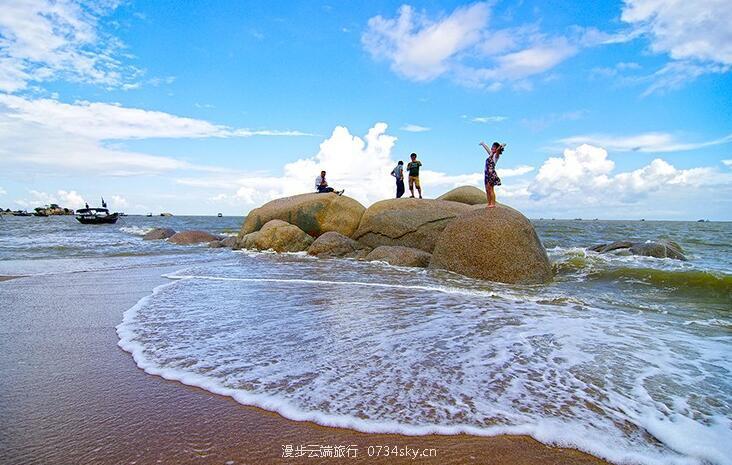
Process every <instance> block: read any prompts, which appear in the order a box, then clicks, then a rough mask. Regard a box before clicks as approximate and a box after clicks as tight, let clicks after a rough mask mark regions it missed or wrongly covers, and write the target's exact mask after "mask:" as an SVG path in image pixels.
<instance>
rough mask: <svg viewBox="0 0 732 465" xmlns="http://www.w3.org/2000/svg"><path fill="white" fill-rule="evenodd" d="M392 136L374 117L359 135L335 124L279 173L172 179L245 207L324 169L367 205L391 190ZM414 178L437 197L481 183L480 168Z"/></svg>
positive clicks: (293, 190) (307, 185) (306, 186)
mask: <svg viewBox="0 0 732 465" xmlns="http://www.w3.org/2000/svg"><path fill="white" fill-rule="evenodd" d="M395 142H396V137H393V136H390V135H388V134H387V125H386V123H376V124H375V125H374V126H373V127H372V128H371V129H369V131H368V132H367V134H366V135H365V136H364V137H359V136H355V135H353V134H351V132H350V131H349V130H348V128H346V127H343V126H337V127H336V128H335V129H334V130H333V133H332V134H331V135H330V137H329V138H327V139H326V140H324V141H323V142H322V143H321V144H320V149H319V151H318V153H317V154H315V155H314V156H311V157H307V158H302V159H299V160H296V161H293V162H290V163H287V164H286V165H284V167H283V170H282V173H281V174H274V175H273V174H269V173H259V174H257V173H249V174H246V175H234V176H230V175H227V174H223V173H222V174H215V175H212V176H210V177H203V178H200V177H199V178H180V179H178V183H180V184H183V185H187V186H190V187H195V188H200V189H205V190H207V191H209V192H210V191H211V190H214V189H216V190H218V192H216V193H214V194H209V195H208V196H207V198H208V199H209V201H211V202H225V203H227V204H228V205H238V206H240V208H242V209H243V210H246V209H250V208H253V207H257V206H259V205H261V204H262V203H264V202H267V201H269V200H272V199H275V198H278V197H283V196H287V195H294V194H301V193H304V192H314V191H315V177H316V176H317V175H318V174H319V173H320V171H321V170H326V171H327V176H326V177H327V180H328V182H329V184H330V185H331V186H332V187H334V188H336V189H345V190H346V195H348V196H350V197H353V198H355V199H356V200H358V201H359V202H361V203H363V204H364V205H370V204H372V203H374V202H376V201H379V200H383V199H388V198H392V197H393V196H394V193H395V186H394V178H393V177H391V176H390V175H389V173H391V170H392V169H393V168H394V166H396V163H397V160H396V159H394V158H393V157H392V149H393V147H394V144H395ZM532 170H533V167H531V166H527V165H521V166H518V167H515V168H509V167H507V168H501V169H499V170H498V172H499V175H500V176H504V177H511V176H521V175H523V174H526V173H529V172H531V171H532ZM420 178H421V180H422V187H423V193H424V194H425V196H426V197H437V196H438V195H440V194H442V193H444V192H445V191H447V190H448V189H452V188H453V187H457V186H464V185H474V186H478V187H482V185H483V173H482V172H476V173H467V174H446V173H442V172H439V171H433V170H429V169H423V170H421V171H420ZM222 189H224V190H225V191H223V192H222V191H221V190H222Z"/></svg>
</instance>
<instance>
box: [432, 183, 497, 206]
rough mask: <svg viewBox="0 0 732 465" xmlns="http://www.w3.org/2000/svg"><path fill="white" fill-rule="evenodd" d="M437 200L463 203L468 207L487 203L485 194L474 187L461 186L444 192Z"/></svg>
mask: <svg viewBox="0 0 732 465" xmlns="http://www.w3.org/2000/svg"><path fill="white" fill-rule="evenodd" d="M437 200H449V201H450V202H459V203H465V204H468V205H482V204H486V203H488V198H487V197H486V193H485V192H484V191H482V190H480V189H478V188H477V187H474V186H461V187H456V188H455V189H453V190H451V191H448V192H445V193H444V194H442V195H441V196H439V197H437Z"/></svg>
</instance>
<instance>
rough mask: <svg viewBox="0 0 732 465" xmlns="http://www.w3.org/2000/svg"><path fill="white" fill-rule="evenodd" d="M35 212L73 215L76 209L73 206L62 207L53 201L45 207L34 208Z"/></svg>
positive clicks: (47, 214) (52, 214)
mask: <svg viewBox="0 0 732 465" xmlns="http://www.w3.org/2000/svg"><path fill="white" fill-rule="evenodd" d="M34 210H35V212H36V213H38V214H39V215H42V216H55V215H73V214H74V210H72V209H71V208H65V207H61V206H59V205H58V204H55V203H52V204H51V205H46V206H45V207H37V208H34Z"/></svg>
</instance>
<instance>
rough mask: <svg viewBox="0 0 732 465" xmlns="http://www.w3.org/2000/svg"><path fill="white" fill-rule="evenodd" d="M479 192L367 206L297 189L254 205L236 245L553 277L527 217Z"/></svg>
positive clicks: (506, 278)
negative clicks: (489, 201) (489, 204)
mask: <svg viewBox="0 0 732 465" xmlns="http://www.w3.org/2000/svg"><path fill="white" fill-rule="evenodd" d="M485 202H486V197H485V193H483V192H482V191H481V190H479V189H477V188H474V187H461V188H457V189H454V190H453V191H450V192H448V193H447V194H445V195H443V196H442V197H441V198H440V199H434V200H432V199H424V200H423V199H390V200H383V201H381V202H376V203H375V204H373V205H371V206H370V207H369V208H365V207H364V206H363V205H361V204H360V203H359V202H357V201H356V200H354V199H351V198H349V197H345V196H337V195H335V194H302V195H296V196H293V197H286V198H282V199H277V200H273V201H272V202H269V203H266V204H265V205H263V206H261V207H259V208H256V209H254V210H252V211H251V212H250V213H249V215H248V216H247V218H246V220H245V222H244V224H243V225H242V228H241V231H240V233H239V235H238V237H237V239H236V243H235V246H234V248H237V249H254V250H274V251H276V252H302V251H307V253H308V254H310V255H314V256H318V257H341V258H354V259H358V260H369V261H374V260H378V261H384V262H387V263H389V264H392V265H397V266H414V267H430V268H438V269H445V270H449V271H454V272H456V273H460V274H463V275H466V276H471V277H476V278H481V279H488V280H492V281H499V282H506V283H522V284H534V283H542V282H546V281H548V280H550V279H551V277H552V269H551V266H550V264H549V260H548V258H547V255H546V251H545V250H544V247H543V246H542V244H541V242H540V241H539V238H538V236H537V235H536V232H535V231H534V228H533V226H532V225H531V222H530V221H529V220H528V219H527V218H526V217H524V216H523V215H522V214H521V213H519V212H518V211H516V210H514V209H512V208H510V207H507V206H505V205H498V206H497V207H496V208H493V209H487V208H486V207H485V205H484V204H485Z"/></svg>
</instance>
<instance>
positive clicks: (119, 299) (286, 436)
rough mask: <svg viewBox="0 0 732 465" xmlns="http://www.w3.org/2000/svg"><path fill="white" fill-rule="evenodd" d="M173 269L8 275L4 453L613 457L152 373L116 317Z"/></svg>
mask: <svg viewBox="0 0 732 465" xmlns="http://www.w3.org/2000/svg"><path fill="white" fill-rule="evenodd" d="M172 271H175V268H165V267H157V268H156V267H152V268H144V269H136V270H125V271H99V272H86V273H70V274H56V275H47V276H31V277H23V278H22V279H14V280H12V281H9V282H5V283H3V284H1V285H0V323H1V324H0V328H2V329H0V332H1V333H2V334H1V335H0V378H1V379H2V380H3V389H1V390H0V417H2V421H1V422H0V462H1V463H3V464H21V463H22V464H82V463H83V464H107V463H109V464H112V463H115V464H117V463H120V464H122V463H129V464H132V463H136V464H148V463H149V464H155V463H166V464H170V463H196V464H209V463H212V464H213V463H216V464H240V463H257V464H265V463H304V464H316V463H351V462H366V463H430V464H431V463H434V464H437V463H439V464H451V463H455V464H457V463H481V464H599V463H605V462H603V461H601V460H599V459H596V458H594V457H592V456H589V455H587V454H584V453H581V452H578V451H575V450H572V449H561V448H555V447H548V446H545V445H543V444H541V443H539V442H537V441H535V440H533V439H531V438H528V437H520V436H510V437H509V436H499V437H474V436H466V435H460V436H419V437H415V436H402V435H387V434H366V433H359V432H355V431H351V430H345V429H338V428H328V427H323V426H319V425H316V424H313V423H308V422H294V421H290V420H287V419H284V418H283V417H281V416H279V415H278V414H274V413H271V412H268V411H264V410H261V409H258V408H254V407H248V406H243V405H240V404H238V403H236V402H235V401H233V400H232V399H230V398H227V397H222V396H218V395H215V394H211V393H209V392H207V391H204V390H202V389H198V388H193V387H189V386H185V385H182V384H180V383H178V382H173V381H166V380H164V379H162V378H159V377H157V376H151V375H148V374H146V373H144V372H143V371H142V370H140V369H139V368H138V367H137V366H136V365H135V363H134V361H133V359H132V357H131V356H130V354H129V353H127V352H124V351H122V350H121V349H120V348H119V347H118V346H117V341H118V337H117V334H116V332H115V326H116V325H118V324H119V323H120V321H121V319H122V313H123V312H124V311H125V310H127V309H128V308H130V307H131V306H133V305H134V304H135V303H136V302H137V301H138V300H139V299H140V298H142V297H144V296H146V295H149V294H150V292H151V291H152V289H153V288H154V287H156V286H158V285H160V284H163V283H165V282H167V279H165V278H162V277H161V275H162V274H164V273H170V272H172ZM288 445H291V446H293V448H296V447H298V446H301V445H305V446H308V445H318V446H346V447H348V446H355V450H356V458H344V459H336V458H315V457H310V458H309V457H301V458H288V457H283V446H288ZM369 446H390V447H393V446H397V447H398V448H402V449H401V450H405V449H403V448H405V447H409V450H410V451H412V452H413V451H415V450H424V449H426V450H427V452H426V453H427V454H428V455H432V457H417V458H416V459H411V458H406V457H394V456H390V457H384V456H383V452H382V457H378V458H377V457H369V455H368V453H369V450H371V452H375V450H376V449H369ZM351 450H352V451H353V450H354V448H352V449H351ZM431 450H434V452H432V451H431ZM382 451H383V449H382Z"/></svg>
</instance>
